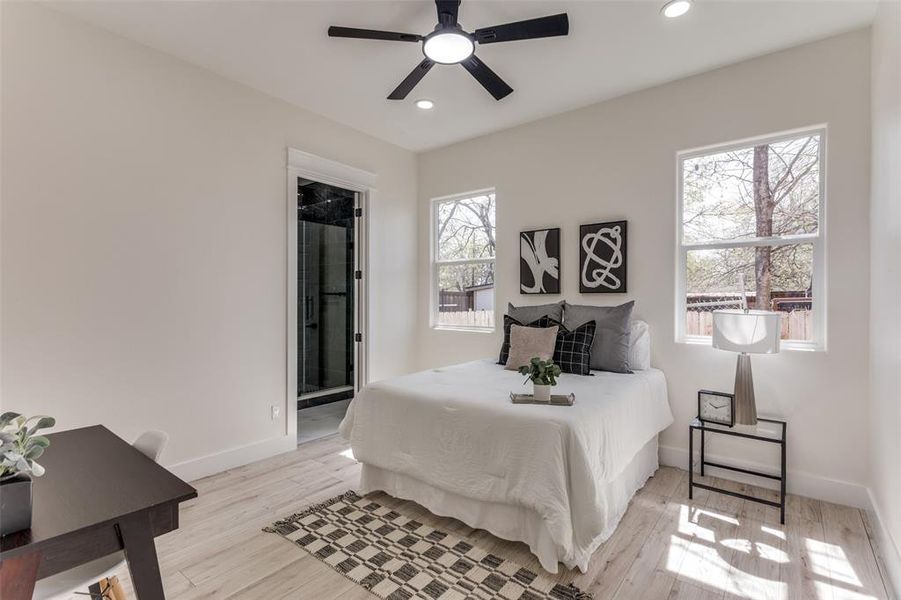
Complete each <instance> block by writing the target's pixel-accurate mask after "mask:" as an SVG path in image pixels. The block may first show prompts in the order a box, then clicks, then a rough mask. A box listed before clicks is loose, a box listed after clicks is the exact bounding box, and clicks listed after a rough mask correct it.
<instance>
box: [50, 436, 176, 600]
mask: <svg viewBox="0 0 901 600" xmlns="http://www.w3.org/2000/svg"><path fill="white" fill-rule="evenodd" d="M168 441H169V436H168V435H167V434H166V433H165V432H162V431H145V432H144V433H142V434H141V435H140V436H138V439H136V440H135V441H134V443H133V444H132V446H134V447H135V448H136V449H137V450H139V451H140V452H141V454H143V455H144V456H146V457H148V458H150V459H151V460H153V461H154V462H159V458H160V454H162V453H163V449H164V448H165V447H166V443H167V442H168ZM124 566H125V554H124V553H122V551H121V550H120V551H119V552H114V553H112V554H110V555H108V556H104V557H103V558H98V559H97V560H92V561H91V562H89V563H85V564H83V565H79V566H77V567H75V568H74V569H69V570H68V571H63V572H62V573H57V574H56V575H51V576H50V577H45V578H44V579H40V580H38V581H37V583H35V586H34V595H33V596H32V598H33V600H49V599H50V598H54V597H56V596H61V595H64V594H65V595H70V594H73V593H77V592H79V591H84V590H88V593H89V594H90V595H91V596H92V597H93V598H97V599H99V598H101V597H102V590H101V589H100V585H99V582H100V580H101V579H106V578H108V577H109V576H110V575H112V574H113V573H115V572H116V571H118V570H119V569H121V568H122V567H124Z"/></svg>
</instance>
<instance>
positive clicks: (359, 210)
mask: <svg viewBox="0 0 901 600" xmlns="http://www.w3.org/2000/svg"><path fill="white" fill-rule="evenodd" d="M354 216H355V217H362V216H363V209H362V208H355V209H354Z"/></svg>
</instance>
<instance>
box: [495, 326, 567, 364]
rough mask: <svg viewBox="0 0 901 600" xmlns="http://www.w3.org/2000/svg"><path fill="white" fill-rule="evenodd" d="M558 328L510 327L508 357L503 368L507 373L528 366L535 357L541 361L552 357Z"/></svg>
mask: <svg viewBox="0 0 901 600" xmlns="http://www.w3.org/2000/svg"><path fill="white" fill-rule="evenodd" d="M559 329H560V328H559V327H558V326H556V325H555V326H553V327H523V326H522V325H512V326H511V327H510V355H509V356H508V357H507V364H506V366H505V367H504V368H505V369H507V370H508V371H518V370H519V368H520V367H521V366H523V365H527V364H529V361H531V360H532V359H533V358H535V357H536V356H537V357H538V358H540V359H541V360H548V359H551V358H553V357H554V348H555V347H556V343H557V331H558V330H559Z"/></svg>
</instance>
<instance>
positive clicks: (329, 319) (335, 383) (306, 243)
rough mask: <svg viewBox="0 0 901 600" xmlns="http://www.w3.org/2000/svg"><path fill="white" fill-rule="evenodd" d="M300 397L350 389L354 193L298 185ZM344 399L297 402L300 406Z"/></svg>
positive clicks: (341, 396) (326, 187)
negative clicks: (336, 389) (337, 389)
mask: <svg viewBox="0 0 901 600" xmlns="http://www.w3.org/2000/svg"><path fill="white" fill-rule="evenodd" d="M297 200H298V223H297V227H298V231H297V234H298V252H299V256H298V261H297V269H298V273H297V281H298V319H297V327H298V332H297V334H298V335H297V339H298V344H299V346H300V347H299V348H298V368H297V377H298V381H297V389H298V394H300V395H302V394H305V393H313V392H318V391H323V390H329V389H333V388H340V387H344V386H349V385H353V381H354V372H353V370H354V364H353V359H354V353H353V349H354V341H353V334H354V331H353V326H354V323H353V315H354V306H353V302H354V297H353V291H354V278H353V275H354V226H355V218H354V193H353V192H351V191H348V190H343V189H341V188H337V187H333V186H329V185H325V184H321V183H315V182H307V181H304V180H300V183H299V185H298V195H297ZM344 397H346V394H339V395H335V396H334V397H332V396H327V397H319V398H311V399H309V400H305V401H299V403H298V407H303V406H304V405H311V406H312V405H315V404H322V403H324V402H328V401H334V400H340V399H343V398H344Z"/></svg>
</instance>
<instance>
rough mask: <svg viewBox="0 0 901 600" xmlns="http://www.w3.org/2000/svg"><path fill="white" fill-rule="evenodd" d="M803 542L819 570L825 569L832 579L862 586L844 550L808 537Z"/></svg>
mask: <svg viewBox="0 0 901 600" xmlns="http://www.w3.org/2000/svg"><path fill="white" fill-rule="evenodd" d="M804 544H805V545H806V546H807V553H808V554H809V555H810V558H811V561H812V562H813V563H815V565H816V566H817V567H819V570H825V571H827V572H828V573H829V576H830V577H831V578H832V579H835V580H837V581H841V582H842V583H845V584H848V585H852V586H854V587H863V585H862V584H861V582H860V578H858V577H857V573H855V572H854V567H852V566H851V563H850V562H848V557H847V556H845V551H844V550H842V549H841V548H840V547H839V546H836V545H835V544H827V543H826V542H820V541H817V540H812V539H810V538H807V539H806V540H804Z"/></svg>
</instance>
